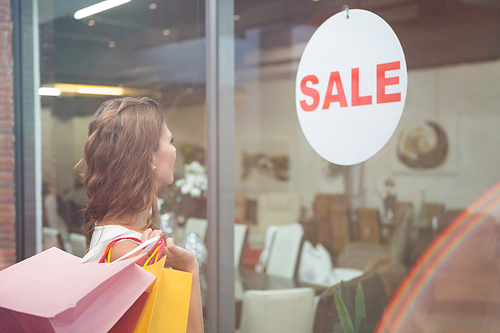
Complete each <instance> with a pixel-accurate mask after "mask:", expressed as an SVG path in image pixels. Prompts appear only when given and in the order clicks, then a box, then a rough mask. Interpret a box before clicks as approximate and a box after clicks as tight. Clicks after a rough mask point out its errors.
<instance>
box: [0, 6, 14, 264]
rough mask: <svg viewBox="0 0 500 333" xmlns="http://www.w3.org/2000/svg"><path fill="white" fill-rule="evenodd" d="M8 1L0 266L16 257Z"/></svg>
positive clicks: (0, 126) (1, 75) (0, 29)
mask: <svg viewBox="0 0 500 333" xmlns="http://www.w3.org/2000/svg"><path fill="white" fill-rule="evenodd" d="M12 67H13V64H12V22H11V15H10V1H9V0H0V269H3V268H5V267H7V266H9V265H12V264H13V263H15V261H16V234H15V189H14V107H13V100H12V98H13V82H12Z"/></svg>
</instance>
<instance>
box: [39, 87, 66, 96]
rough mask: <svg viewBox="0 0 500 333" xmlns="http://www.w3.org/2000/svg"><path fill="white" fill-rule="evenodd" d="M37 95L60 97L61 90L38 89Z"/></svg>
mask: <svg viewBox="0 0 500 333" xmlns="http://www.w3.org/2000/svg"><path fill="white" fill-rule="evenodd" d="M38 95H40V96H60V95H61V89H59V88H51V87H40V88H38Z"/></svg>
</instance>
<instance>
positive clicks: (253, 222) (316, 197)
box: [234, 1, 500, 333]
mask: <svg viewBox="0 0 500 333" xmlns="http://www.w3.org/2000/svg"><path fill="white" fill-rule="evenodd" d="M358 5H360V6H361V8H362V9H367V10H371V11H373V12H375V13H376V14H378V15H379V16H381V17H382V18H384V19H385V20H386V21H387V22H388V23H389V24H390V25H391V26H392V28H393V29H394V31H395V32H396V34H397V35H398V37H399V39H400V41H401V44H402V47H403V50H404V51H405V55H406V59H407V64H408V95H407V96H408V98H407V101H406V105H405V109H404V111H403V115H402V118H401V121H400V124H399V125H398V127H397V128H396V132H395V134H394V135H393V137H392V138H391V139H390V140H389V142H388V143H387V144H386V145H385V146H384V148H382V150H381V151H380V152H378V153H377V154H376V155H375V156H373V157H372V158H370V159H369V160H367V161H366V162H364V163H362V164H359V165H354V166H347V167H345V166H339V165H334V164H331V163H328V162H327V161H325V160H323V159H322V158H321V157H319V155H318V154H316V152H315V151H314V150H313V149H312V148H311V147H310V145H309V144H308V142H307V141H306V139H305V137H304V135H303V134H302V131H301V128H300V125H299V123H298V120H297V116H296V109H295V79H296V72H297V68H298V62H299V60H300V57H301V54H302V52H303V50H304V48H305V46H306V43H307V41H308V40H309V38H310V37H311V36H312V34H313V33H314V31H315V29H316V28H317V27H318V26H319V25H320V24H321V23H322V22H324V21H325V20H326V19H327V18H328V17H330V16H331V15H333V14H336V13H337V12H339V11H340V10H341V7H339V6H338V3H337V4H336V3H334V2H332V1H317V2H316V1H310V2H308V3H300V4H299V3H287V4H286V5H285V4H284V3H278V2H270V3H269V2H267V3H265V4H263V3H254V2H250V3H249V2H244V1H236V2H235V16H234V20H235V31H236V32H235V49H236V50H235V54H236V57H235V59H236V90H235V100H236V105H235V133H236V138H235V162H234V165H235V175H236V179H235V184H236V191H235V203H236V206H235V215H236V216H235V220H236V225H245V226H247V227H248V236H247V241H246V245H245V247H244V249H245V250H244V255H243V257H242V264H241V266H240V267H241V268H240V269H238V274H237V276H238V277H239V281H240V282H237V285H236V286H235V288H236V290H238V291H239V292H238V295H241V296H240V297H239V299H237V300H236V314H237V326H238V325H239V324H241V323H247V319H244V318H242V316H243V317H244V316H247V315H249V314H246V313H247V312H246V311H247V310H245V300H246V298H245V297H246V295H247V293H250V291H252V290H255V289H259V290H273V291H274V289H286V290H289V289H296V288H300V287H311V288H313V289H314V291H315V294H316V296H319V297H318V302H317V304H316V305H315V307H314V311H315V312H314V320H313V324H312V327H311V331H313V332H315V333H323V332H325V333H326V332H341V330H342V328H341V324H340V320H339V316H340V315H341V314H339V312H338V309H337V307H336V305H335V302H334V298H333V292H332V290H339V289H340V284H339V283H340V281H345V282H346V287H347V289H348V290H349V292H350V294H351V296H352V297H353V298H354V297H355V293H356V289H357V287H358V285H359V284H361V285H362V288H363V291H364V296H365V297H364V298H365V306H366V317H367V320H368V323H367V324H369V325H368V326H369V327H370V329H369V330H368V331H370V332H373V331H374V329H375V326H376V325H377V323H378V322H379V318H380V317H381V315H382V313H383V311H384V310H385V309H387V311H389V312H388V314H386V315H384V320H385V321H384V326H381V332H382V331H383V332H410V331H412V332H413V331H415V332H457V331H459V330H460V329H462V330H464V331H471V332H477V331H481V329H483V331H484V332H493V331H495V327H496V328H497V327H498V325H499V324H498V318H500V317H499V316H498V314H497V313H496V312H495V311H494V309H496V307H495V304H496V303H495V301H494V299H495V295H496V289H497V288H496V285H495V282H494V281H496V280H497V277H496V275H498V274H497V273H496V272H495V267H496V261H495V260H496V258H495V257H496V252H492V250H493V249H494V248H496V245H495V243H496V241H497V240H496V236H495V235H496V225H497V222H496V220H495V217H494V216H496V215H497V214H496V213H494V211H492V212H490V214H489V215H488V217H485V216H483V217H481V218H480V220H481V221H482V222H479V221H477V226H476V227H474V230H475V231H471V232H469V233H463V234H462V238H461V240H460V241H459V242H456V246H453V247H452V248H449V250H450V251H449V253H448V252H446V251H444V250H442V251H441V252H440V250H439V249H440V248H441V247H442V246H445V245H444V244H448V243H449V242H451V241H452V240H445V239H450V237H451V238H452V239H454V238H453V237H452V236H451V234H450V233H451V231H450V230H451V229H452V228H454V227H453V226H456V225H457V224H460V225H466V224H467V223H471V222H470V221H471V219H474V218H475V217H474V216H476V215H478V214H479V215H481V211H476V210H472V211H471V210H470V209H468V210H467V212H468V214H469V215H467V216H469V217H468V218H467V217H464V215H460V214H461V212H462V211H464V210H465V207H468V206H469V205H470V204H471V203H472V202H474V201H475V200H476V199H477V198H478V197H480V196H481V194H482V193H484V192H485V191H486V190H487V189H488V188H489V187H491V186H492V185H493V184H496V183H497V182H498V180H499V179H500V169H499V168H498V167H497V165H498V164H499V163H500V155H499V154H498V152H497V150H498V149H497V147H498V145H499V144H500V136H499V135H498V130H497V127H498V126H496V124H497V123H498V121H499V119H498V117H499V116H498V112H496V110H497V108H498V107H497V106H498V103H500V97H499V96H498V94H497V93H496V91H497V89H496V88H497V87H498V85H499V82H500V81H499V77H498V73H499V72H500V60H499V58H500V48H499V47H495V49H494V50H491V49H489V48H488V47H486V46H485V43H486V44H488V43H489V42H488V41H498V40H499V39H500V34H499V33H498V31H500V30H498V29H497V30H495V31H491V29H488V28H486V25H488V24H491V25H492V26H495V27H496V28H499V27H500V20H499V19H498V18H499V17H498V10H497V9H498V8H494V7H493V6H492V5H487V4H481V5H478V4H475V5H472V4H458V3H453V4H451V3H450V4H449V6H448V5H446V6H442V7H439V9H437V8H436V7H434V6H428V5H427V4H424V3H419V4H414V3H413V4H411V3H410V2H404V3H401V2H399V3H398V4H396V2H395V1H392V2H391V1H389V2H384V1H373V2H371V4H370V5H368V4H365V5H363V4H358ZM363 6H365V7H363ZM396 6H402V7H397V8H399V9H402V8H403V7H404V10H401V12H398V13H399V14H396V13H395V11H394V10H395V9H396ZM403 12H404V13H405V14H402V13H403ZM465 13H469V14H470V15H471V16H469V18H470V20H471V21H470V22H469V23H470V24H468V25H467V26H464V25H463V24H462V23H463V21H462V19H461V17H463V16H462V15H465ZM471 13H474V14H471ZM493 13H494V14H493ZM482 15H484V17H483V18H480V17H481V16H482ZM236 17H237V18H238V19H237V20H236ZM452 22H454V23H452ZM430 36H432V37H430ZM458 36H460V37H458ZM464 40H467V41H468V43H467V44H466V45H464V44H463V43H462V42H461V41H464ZM459 44H461V45H462V47H459V46H458V45H459ZM499 45H500V44H499ZM348 46H349V45H338V47H348ZM327 74H328V73H327ZM330 111H332V112H334V111H335V110H330ZM373 126H377V124H373ZM457 216H459V217H458V219H455V218H456V217H457ZM460 216H462V218H460ZM476 217H477V216H476ZM454 219H455V222H451V221H454ZM464 219H465V220H464ZM457 221H462V222H457ZM466 221H469V222H466ZM288 227H292V228H293V227H297V228H301V230H302V233H303V236H304V242H303V243H302V245H301V248H300V254H299V256H298V259H297V256H295V246H293V245H292V244H291V240H292V238H293V237H288V238H287V240H288V241H289V242H281V241H280V238H279V236H277V235H278V234H279V231H280V230H281V229H282V228H288ZM276 237H278V238H276ZM276 240H278V241H276ZM279 244H282V245H279ZM436 244H441V245H436ZM454 244H455V243H454ZM459 244H462V246H461V247H462V249H460V250H459V247H460V246H459ZM437 246H439V248H437ZM235 248H236V244H235ZM473 249H474V250H473ZM443 251H444V252H443ZM236 252H237V251H235V253H236ZM273 252H274V253H275V254H276V253H286V257H285V256H283V257H282V258H281V259H280V265H281V266H280V268H279V269H278V270H274V263H273V261H272V258H273ZM445 252H446V253H448V254H446V256H447V258H448V257H450V258H451V257H453V258H454V259H449V260H448V259H447V260H445V259H443V260H441V261H439V260H438V261H436V263H441V264H439V265H437V264H436V265H431V264H430V261H429V260H431V258H435V257H436V256H437V255H438V254H439V253H445ZM424 253H425V254H424ZM423 254H424V255H423ZM443 255H444V254H443ZM235 259H236V258H235ZM424 260H427V261H429V263H428V264H427V265H424V263H423V261H424ZM432 260H435V259H432ZM436 260H437V259H436ZM289 265H291V266H292V267H294V268H295V270H294V271H293V274H291V275H290V274H285V273H286V272H289V271H288V269H289ZM441 266H442V267H441ZM269 267H271V269H269ZM424 267H427V268H424ZM429 267H430V268H429ZM417 268H418V269H419V272H416V271H414V270H415V269H417ZM412 269H413V271H412ZM408 272H413V273H412V274H413V275H409V276H411V277H413V278H412V279H413V280H412V281H410V280H409V278H408V277H407V278H406V279H405V276H406V275H407V273H408ZM284 275H285V276H284ZM280 279H281V280H280ZM404 279H405V280H404ZM418 279H420V280H418ZM255 281H260V283H256V282H255ZM271 281H272V282H273V283H271ZM277 281H280V282H277ZM402 281H405V282H404V283H403V285H401V283H402ZM417 281H421V284H420V285H418V286H417V285H416V283H417ZM448 283H449V285H448ZM400 285H401V286H404V287H405V289H404V292H403V291H400V292H398V293H396V294H395V292H396V290H397V289H398V287H400ZM401 290H403V289H401ZM412 293H413V294H412ZM250 296H253V295H249V299H250V298H251V297H250ZM391 299H392V301H391ZM248 302H249V303H251V302H252V301H251V300H248ZM388 304H391V305H390V306H389V308H386V306H387V305H388ZM476 305H477V307H475V306H476ZM250 306H252V305H250ZM280 309H281V310H280ZM285 309H286V311H292V310H291V309H290V308H287V305H286V304H283V303H279V302H278V301H276V302H275V303H274V305H273V307H272V310H269V311H268V312H267V313H266V318H267V320H268V321H269V322H272V321H273V320H276V322H279V320H280V311H285ZM248 311H250V310H248ZM298 316H299V318H300V315H298ZM304 316H305V315H304ZM428 316H430V317H429V318H430V320H426V318H428ZM301 318H302V319H304V320H306V319H307V318H305V317H301ZM441 319H442V320H441ZM449 323H451V324H450V326H446V325H448V324H449ZM245 325H246V324H245ZM269 325H272V323H270V324H269ZM495 325H496V326H495ZM240 328H241V329H243V331H245V330H246V329H247V327H246V326H245V327H242V326H240ZM497 330H498V329H497ZM309 332H310V331H309Z"/></svg>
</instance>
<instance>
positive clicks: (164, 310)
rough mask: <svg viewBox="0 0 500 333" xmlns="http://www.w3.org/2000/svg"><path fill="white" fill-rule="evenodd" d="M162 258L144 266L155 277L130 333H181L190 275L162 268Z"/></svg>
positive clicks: (186, 305) (188, 294)
mask: <svg viewBox="0 0 500 333" xmlns="http://www.w3.org/2000/svg"><path fill="white" fill-rule="evenodd" d="M164 265H165V257H163V258H161V259H160V260H159V261H158V262H156V263H154V264H152V265H149V266H145V267H144V268H145V269H146V270H147V271H149V272H151V273H153V274H154V275H156V276H157V279H156V281H155V282H154V283H153V284H151V286H150V287H149V288H148V290H146V292H149V293H150V295H149V297H148V300H147V302H146V305H145V306H144V310H143V311H142V314H141V317H140V318H139V322H138V323H137V326H136V327H135V330H134V333H145V332H148V333H156V332H162V333H163V332H165V333H181V332H182V333H185V332H186V328H187V319H188V313H189V301H190V298H191V284H192V282H193V274H191V273H187V272H182V271H177V270H173V269H168V268H164Z"/></svg>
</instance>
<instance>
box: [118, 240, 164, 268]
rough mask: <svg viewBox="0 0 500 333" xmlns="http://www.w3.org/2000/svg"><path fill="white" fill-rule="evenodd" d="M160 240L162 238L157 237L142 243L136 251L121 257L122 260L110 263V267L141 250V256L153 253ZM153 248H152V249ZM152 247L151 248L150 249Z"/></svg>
mask: <svg viewBox="0 0 500 333" xmlns="http://www.w3.org/2000/svg"><path fill="white" fill-rule="evenodd" d="M159 239H160V236H156V237H153V238H150V239H148V240H147V241H145V242H143V243H141V244H140V245H139V246H138V247H136V248H135V249H133V250H132V251H130V252H128V253H126V254H124V255H123V256H121V257H120V258H118V259H116V260H115V261H113V262H110V263H109V265H112V264H113V263H115V262H118V261H122V260H123V259H125V258H127V257H129V256H131V255H133V254H134V253H136V252H137V251H139V250H142V251H141V252H140V253H139V255H141V254H143V253H144V254H147V253H148V252H149V251H151V250H152V249H153V247H154V246H155V244H156V242H157V241H158V240H159ZM150 246H151V247H150ZM148 247H150V248H148Z"/></svg>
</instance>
